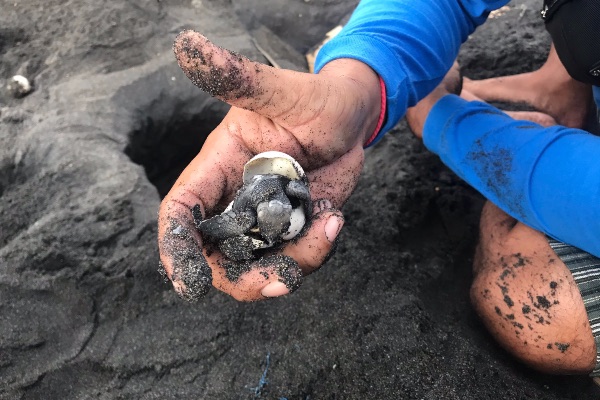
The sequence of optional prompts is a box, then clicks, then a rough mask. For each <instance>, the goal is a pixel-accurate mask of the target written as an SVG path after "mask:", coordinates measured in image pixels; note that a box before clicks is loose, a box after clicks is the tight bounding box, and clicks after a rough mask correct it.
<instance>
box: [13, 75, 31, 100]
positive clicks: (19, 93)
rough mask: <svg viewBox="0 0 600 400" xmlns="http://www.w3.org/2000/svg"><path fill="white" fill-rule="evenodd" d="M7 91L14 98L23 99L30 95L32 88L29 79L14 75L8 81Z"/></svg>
mask: <svg viewBox="0 0 600 400" xmlns="http://www.w3.org/2000/svg"><path fill="white" fill-rule="evenodd" d="M8 90H9V91H10V92H11V93H12V94H13V96H15V97H24V96H26V95H28V94H29V93H31V90H32V87H31V83H29V79H27V78H25V77H24V76H23V75H15V76H13V77H12V78H10V80H9V81H8Z"/></svg>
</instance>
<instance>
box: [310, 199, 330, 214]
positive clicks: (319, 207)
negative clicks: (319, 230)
mask: <svg viewBox="0 0 600 400" xmlns="http://www.w3.org/2000/svg"><path fill="white" fill-rule="evenodd" d="M332 207H333V206H332V205H331V202H330V201H329V200H327V199H322V200H317V201H315V202H314V204H313V214H318V213H320V212H321V211H325V210H330V209H331V208H332Z"/></svg>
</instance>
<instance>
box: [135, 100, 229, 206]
mask: <svg viewBox="0 0 600 400" xmlns="http://www.w3.org/2000/svg"><path fill="white" fill-rule="evenodd" d="M163 106H164V105H163ZM152 108H155V109H151V110H147V112H146V113H144V115H142V116H141V117H140V118H139V124H138V127H136V128H135V129H134V130H133V132H132V133H131V135H130V140H129V144H128V145H127V147H126V149H125V154H127V155H128V156H129V158H130V159H131V160H132V161H133V162H135V163H136V164H139V165H141V166H143V167H144V169H145V171H146V175H147V176H148V179H149V180H150V182H151V183H152V184H153V185H154V186H155V187H156V189H157V190H158V194H159V195H160V198H161V199H162V198H164V197H165V196H166V194H167V193H168V192H169V190H170V189H171V187H172V186H173V184H174V183H175V181H176V180H177V178H178V177H179V175H180V174H181V172H182V171H183V170H184V168H185V167H186V166H187V165H188V164H189V163H190V161H192V159H193V158H194V157H195V156H196V155H197V154H198V152H199V151H200V148H201V147H202V145H203V144H204V141H205V140H206V137H207V136H208V134H209V133H210V132H211V131H212V130H213V129H214V128H215V127H216V126H217V125H218V124H219V122H220V121H221V120H222V119H223V117H224V116H225V114H226V112H227V110H228V108H229V106H227V105H226V104H224V103H220V102H218V101H215V100H209V101H207V102H206V103H205V107H203V109H202V111H201V112H194V110H190V109H189V108H187V109H186V107H185V105H182V104H170V105H169V108H170V110H171V112H170V113H169V112H168V111H167V112H166V111H165V110H164V109H159V105H156V106H155V107H152Z"/></svg>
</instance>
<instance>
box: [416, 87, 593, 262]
mask: <svg viewBox="0 0 600 400" xmlns="http://www.w3.org/2000/svg"><path fill="white" fill-rule="evenodd" d="M423 141H424V143H425V145H426V146H427V148H428V149H429V150H431V151H433V152H434V153H436V154H438V155H439V156H440V158H441V159H442V161H443V162H444V163H445V164H446V165H448V166H449V167H450V168H451V169H452V170H453V171H454V172H456V173H457V174H458V175H459V176H460V177H462V178H463V179H464V180H465V181H466V182H467V183H469V184H470V185H472V186H473V187H474V188H476V189H477V190H478V191H479V192H481V193H482V194H483V195H484V196H485V197H486V198H487V199H489V200H490V201H492V202H493V203H494V204H496V205H497V206H498V207H500V208H502V209H503V210H504V211H506V212H507V213H508V214H510V215H512V216H513V217H514V218H516V219H518V220H519V221H521V222H523V223H525V224H527V225H529V226H531V227H533V228H535V229H537V230H539V231H542V232H544V233H546V234H548V235H549V236H552V237H554V238H556V239H558V240H561V241H563V242H566V243H568V244H571V245H573V246H577V247H579V248H581V249H583V250H585V251H587V252H589V253H592V254H594V255H596V256H600V240H599V239H600V207H599V206H598V204H599V202H600V163H599V162H598V158H599V157H600V137H597V136H594V135H591V134H589V133H587V132H585V131H582V130H579V129H571V128H565V127H561V126H554V127H551V128H543V127H541V126H539V125H537V124H535V123H532V122H526V121H517V120H514V119H512V118H510V117H509V116H507V115H506V114H504V113H502V112H501V111H499V110H497V109H496V108H494V107H492V106H490V105H488V104H485V103H481V102H467V101H465V100H463V99H461V98H459V97H457V96H454V95H448V96H445V97H442V98H441V99H440V100H439V101H437V102H436V103H435V105H434V106H433V107H432V108H431V111H430V113H429V115H428V116H427V119H426V121H425V125H424V128H423Z"/></svg>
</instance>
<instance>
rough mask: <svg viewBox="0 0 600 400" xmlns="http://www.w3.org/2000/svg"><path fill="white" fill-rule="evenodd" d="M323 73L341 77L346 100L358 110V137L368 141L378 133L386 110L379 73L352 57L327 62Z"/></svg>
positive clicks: (320, 73) (355, 113)
mask: <svg viewBox="0 0 600 400" xmlns="http://www.w3.org/2000/svg"><path fill="white" fill-rule="evenodd" d="M319 75H321V76H325V77H328V78H332V79H336V80H338V83H339V85H340V87H342V88H343V90H344V97H346V99H345V100H346V101H347V102H349V105H350V107H352V108H353V109H354V111H355V112H354V115H353V117H354V118H355V119H356V120H355V121H354V122H355V123H356V125H355V126H357V127H359V129H357V130H356V131H355V132H354V134H355V135H356V140H358V141H360V143H361V144H366V143H367V142H368V141H369V139H371V138H372V137H374V135H375V134H376V132H375V130H376V128H377V127H378V126H379V127H380V125H381V124H380V122H381V119H382V118H381V116H382V113H384V112H385V109H384V108H383V107H382V106H383V103H382V86H381V84H382V81H381V79H380V78H379V75H378V74H377V73H376V72H375V71H374V70H373V69H372V68H371V67H370V66H368V65H367V64H365V63H363V62H361V61H358V60H354V59H350V58H341V59H336V60H333V61H331V62H329V63H327V64H326V65H325V66H324V67H323V68H322V69H321V71H320V72H319ZM384 93H385V92H384ZM383 100H384V99H383Z"/></svg>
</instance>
